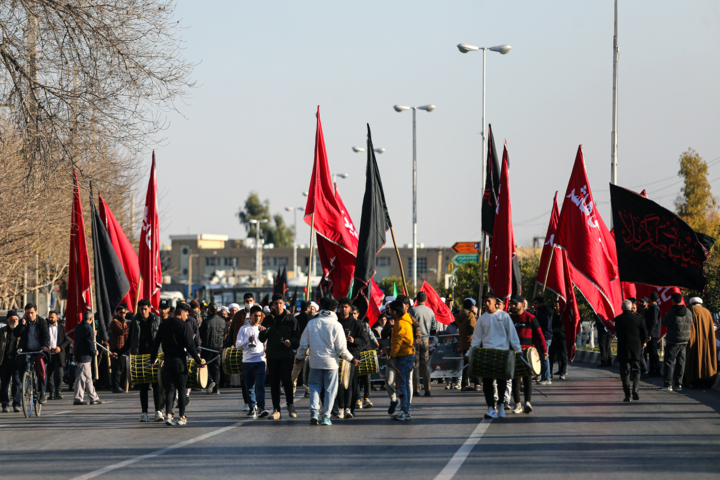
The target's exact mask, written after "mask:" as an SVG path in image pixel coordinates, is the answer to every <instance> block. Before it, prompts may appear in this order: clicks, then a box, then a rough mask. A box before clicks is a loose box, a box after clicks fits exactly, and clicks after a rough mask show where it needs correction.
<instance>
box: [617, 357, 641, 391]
mask: <svg viewBox="0 0 720 480" xmlns="http://www.w3.org/2000/svg"><path fill="white" fill-rule="evenodd" d="M620 380H621V381H622V387H623V392H625V396H626V397H629V396H630V382H632V391H633V392H637V391H638V384H639V383H640V362H639V361H637V360H621V361H620Z"/></svg>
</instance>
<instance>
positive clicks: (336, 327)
mask: <svg viewBox="0 0 720 480" xmlns="http://www.w3.org/2000/svg"><path fill="white" fill-rule="evenodd" d="M336 308H337V302H336V301H335V300H331V299H325V300H324V301H323V308H322V310H320V314H319V315H318V316H317V317H315V318H313V319H312V320H310V322H309V323H308V324H307V327H306V328H305V330H304V331H303V334H302V337H301V338H300V346H299V348H298V351H297V357H296V358H295V363H296V364H298V365H302V364H303V362H304V359H305V357H306V356H308V358H309V360H308V361H309V362H310V373H309V375H308V387H309V388H310V425H318V424H319V425H325V426H330V425H332V422H331V421H330V413H331V411H332V408H333V404H334V403H335V396H336V394H337V387H338V368H339V361H338V360H339V358H340V357H342V358H343V359H344V360H345V361H346V362H352V364H353V366H355V367H357V366H358V365H359V364H360V362H359V361H358V359H356V358H354V357H353V356H352V354H351V353H350V352H349V351H348V349H347V341H346V339H345V332H344V330H343V327H342V325H341V324H340V322H339V321H338V318H337V315H335V312H333V310H335V309H336ZM323 391H325V398H324V412H322V415H321V410H320V394H321V392H323ZM321 416H322V419H321V418H320V417H321Z"/></svg>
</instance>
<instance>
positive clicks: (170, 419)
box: [165, 415, 175, 427]
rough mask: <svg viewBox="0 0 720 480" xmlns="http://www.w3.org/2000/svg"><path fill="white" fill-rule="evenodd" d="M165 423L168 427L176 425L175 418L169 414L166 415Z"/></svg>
mask: <svg viewBox="0 0 720 480" xmlns="http://www.w3.org/2000/svg"><path fill="white" fill-rule="evenodd" d="M165 425H167V426H168V427H172V426H173V425H175V419H173V417H171V416H169V415H168V416H167V417H165Z"/></svg>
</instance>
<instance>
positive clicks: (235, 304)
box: [228, 303, 240, 310]
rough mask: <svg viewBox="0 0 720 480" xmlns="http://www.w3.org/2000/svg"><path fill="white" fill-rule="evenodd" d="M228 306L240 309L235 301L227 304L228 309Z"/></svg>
mask: <svg viewBox="0 0 720 480" xmlns="http://www.w3.org/2000/svg"><path fill="white" fill-rule="evenodd" d="M230 308H237V309H238V310H240V305H238V304H237V303H231V304H230V305H228V309H230Z"/></svg>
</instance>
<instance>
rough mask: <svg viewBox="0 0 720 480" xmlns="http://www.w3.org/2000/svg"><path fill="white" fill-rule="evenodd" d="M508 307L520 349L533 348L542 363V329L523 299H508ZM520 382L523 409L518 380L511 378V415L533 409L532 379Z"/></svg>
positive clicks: (543, 344) (544, 346) (543, 338)
mask: <svg viewBox="0 0 720 480" xmlns="http://www.w3.org/2000/svg"><path fill="white" fill-rule="evenodd" d="M508 307H509V308H508V309H509V310H510V318H511V319H512V321H513V323H514V324H515V329H516V330H517V335H518V338H520V345H522V349H523V350H527V349H528V348H530V347H535V348H536V349H537V351H538V354H539V355H540V359H541V360H543V361H544V360H545V359H546V358H548V353H547V347H546V344H545V336H544V335H543V333H542V328H541V327H540V322H538V321H537V318H535V316H534V315H532V314H531V313H530V312H528V311H526V310H525V299H524V298H523V297H521V296H520V295H513V296H512V297H511V298H510V304H509V305H508ZM522 381H523V391H524V394H525V408H523V407H522V404H521V403H520V379H519V378H513V381H512V391H513V400H514V401H515V408H513V413H522V412H525V413H530V412H532V409H533V408H532V405H531V404H530V400H532V378H531V377H530V376H527V377H522Z"/></svg>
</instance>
